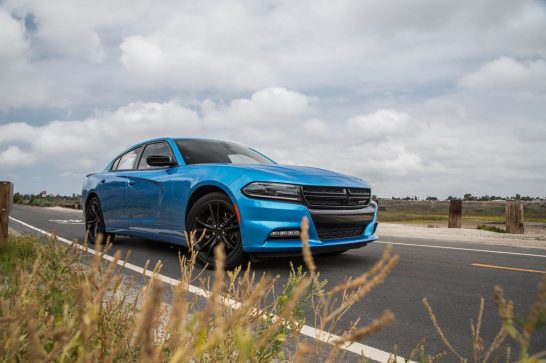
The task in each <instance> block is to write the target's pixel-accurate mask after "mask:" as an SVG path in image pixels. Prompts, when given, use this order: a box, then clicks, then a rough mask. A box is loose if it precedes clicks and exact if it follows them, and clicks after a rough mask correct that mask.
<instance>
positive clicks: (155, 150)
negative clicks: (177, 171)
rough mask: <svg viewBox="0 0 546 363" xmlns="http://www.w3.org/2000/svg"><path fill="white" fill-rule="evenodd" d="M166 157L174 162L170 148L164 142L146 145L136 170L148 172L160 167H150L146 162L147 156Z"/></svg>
mask: <svg viewBox="0 0 546 363" xmlns="http://www.w3.org/2000/svg"><path fill="white" fill-rule="evenodd" d="M152 155H154V156H168V157H171V158H172V159H173V160H174V155H173V153H172V151H171V148H170V147H169V145H167V143H166V142H156V143H153V144H148V145H146V148H145V149H144V152H143V153H142V157H141V158H140V162H139V163H138V169H139V170H149V169H158V168H160V167H157V166H150V165H148V163H147V162H146V159H147V158H148V156H152Z"/></svg>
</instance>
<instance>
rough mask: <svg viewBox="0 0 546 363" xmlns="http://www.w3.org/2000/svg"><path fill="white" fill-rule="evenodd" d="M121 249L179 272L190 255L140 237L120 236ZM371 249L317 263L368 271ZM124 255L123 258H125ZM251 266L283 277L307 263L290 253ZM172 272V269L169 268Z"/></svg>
mask: <svg viewBox="0 0 546 363" xmlns="http://www.w3.org/2000/svg"><path fill="white" fill-rule="evenodd" d="M117 250H120V251H121V253H122V256H126V254H127V252H128V251H129V250H130V251H131V256H130V258H129V261H130V262H131V263H134V264H136V265H138V266H144V264H145V263H146V261H147V260H150V264H149V268H153V266H154V265H155V263H157V261H161V262H162V263H163V265H164V269H168V270H169V271H170V270H173V266H175V267H176V271H178V272H179V260H178V257H179V255H180V256H189V250H188V248H187V247H184V246H180V245H176V244H172V243H167V242H161V241H155V240H149V239H144V238H136V237H125V236H118V237H116V240H115V243H114V245H113V246H112V253H115V251H117ZM366 250H367V248H362V249H355V250H349V251H347V252H345V253H343V254H337V255H326V254H317V255H314V256H313V257H314V261H315V264H316V265H317V269H318V271H319V272H321V273H322V274H328V275H331V274H334V275H345V274H346V273H347V272H348V271H355V269H356V270H357V271H367V270H369V269H370V268H371V267H372V266H373V265H374V264H375V263H376V262H377V260H378V257H379V256H377V255H376V254H368V253H366ZM122 258H123V257H122ZM250 265H251V268H252V270H253V271H255V272H259V273H262V272H263V273H268V274H274V275H280V276H287V275H288V274H289V273H290V271H291V269H292V266H293V267H294V268H297V267H298V266H304V269H305V262H304V260H303V258H302V257H301V256H288V257H284V256H283V257H277V256H272V257H264V258H260V259H259V260H257V261H255V260H254V261H252V260H251V263H250ZM166 272H168V271H166Z"/></svg>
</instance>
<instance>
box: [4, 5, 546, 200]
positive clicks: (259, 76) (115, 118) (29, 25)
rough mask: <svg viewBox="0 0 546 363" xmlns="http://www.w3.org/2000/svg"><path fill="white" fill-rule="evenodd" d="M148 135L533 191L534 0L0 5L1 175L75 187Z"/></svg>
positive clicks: (406, 190) (541, 130) (545, 23)
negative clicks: (214, 141)
mask: <svg viewBox="0 0 546 363" xmlns="http://www.w3.org/2000/svg"><path fill="white" fill-rule="evenodd" d="M159 136H174V137H178V136H180V137H194V136H195V137H206V138H214V139H221V140H228V141H233V142H238V143H242V144H245V145H249V146H251V147H253V148H256V149H258V150H260V151H262V152H263V153H265V154H267V155H269V156H270V157H271V158H273V159H274V160H276V161H277V162H279V163H281V164H297V165H308V166H315V167H320V168H325V169H331V170H335V171H339V172H342V173H346V174H349V175H353V176H357V177H360V178H363V179H365V180H367V181H368V182H369V183H370V184H371V185H372V189H373V192H374V194H377V195H379V196H383V197H389V196H406V195H417V196H421V197H425V196H437V197H441V198H445V197H447V196H448V195H453V196H462V195H463V194H465V193H472V194H474V195H484V194H489V195H503V196H507V195H515V194H516V193H519V194H521V195H531V196H541V197H544V196H546V1H530V0H519V1H513V0H496V1H490V0H481V1H447V0H446V1H444V0H407V1H404V0H400V1H395V2H391V1H376V0H358V1H356V0H353V1H345V0H340V1H322V0H302V1H292V0H286V1H283V0H274V1H255V0H249V1H232V0H225V1H207V0H203V1H180V0H172V1H171V0H163V1H159V2H158V1H153V0H119V1H105V0H93V1H79V0H56V1H42V0H18V1H14V0H0V180H10V181H13V182H14V184H15V190H16V191H19V192H22V193H38V192H40V191H42V190H46V191H47V192H48V193H54V194H56V193H61V194H72V193H74V192H76V193H78V192H79V191H80V190H81V185H82V182H83V179H84V178H85V175H86V174H88V173H91V172H97V171H100V170H102V169H103V168H104V166H105V165H106V164H107V163H108V162H109V161H110V160H111V159H112V158H113V156H115V155H116V154H118V153H119V152H121V151H122V150H123V149H124V148H126V147H129V146H131V145H132V144H134V143H136V142H139V141H141V140H144V139H149V138H153V137H159Z"/></svg>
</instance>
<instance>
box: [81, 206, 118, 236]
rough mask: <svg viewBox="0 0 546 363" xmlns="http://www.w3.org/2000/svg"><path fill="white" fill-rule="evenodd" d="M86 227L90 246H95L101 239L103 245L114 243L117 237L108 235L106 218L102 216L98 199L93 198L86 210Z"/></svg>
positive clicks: (111, 234)
mask: <svg viewBox="0 0 546 363" xmlns="http://www.w3.org/2000/svg"><path fill="white" fill-rule="evenodd" d="M85 227H86V231H87V241H88V243H89V244H95V243H96V242H97V239H99V238H100V242H101V243H102V244H106V243H107V242H109V243H113V242H114V238H115V236H116V235H115V234H113V233H108V234H107V233H106V226H105V224H104V217H103V216H102V209H101V207H100V201H99V198H97V197H92V198H91V200H90V201H89V203H87V207H86V208H85Z"/></svg>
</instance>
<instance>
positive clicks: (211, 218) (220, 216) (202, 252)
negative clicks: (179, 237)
mask: <svg viewBox="0 0 546 363" xmlns="http://www.w3.org/2000/svg"><path fill="white" fill-rule="evenodd" d="M186 230H187V232H188V235H189V234H190V232H191V231H196V234H195V238H196V239H197V241H195V245H194V247H195V248H196V250H197V262H199V264H201V265H203V266H206V267H207V268H208V269H214V268H215V267H216V263H215V259H214V247H215V246H216V245H218V243H222V244H223V245H224V253H225V255H226V260H225V267H226V268H227V269H233V268H235V267H237V266H240V265H243V264H244V263H245V262H246V259H247V255H246V254H245V253H244V251H243V243H242V239H241V231H240V227H239V220H238V218H237V213H236V212H235V207H234V206H233V203H232V202H231V199H229V197H228V196H227V195H225V194H224V193H219V192H214V193H210V194H207V195H205V196H203V197H201V198H200V199H199V200H198V201H197V202H196V203H195V204H194V205H193V206H192V207H191V209H190V212H189V213H188V217H187V220H186ZM203 233H204V236H203V238H201V239H199V238H200V237H201V236H202V235H203Z"/></svg>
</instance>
